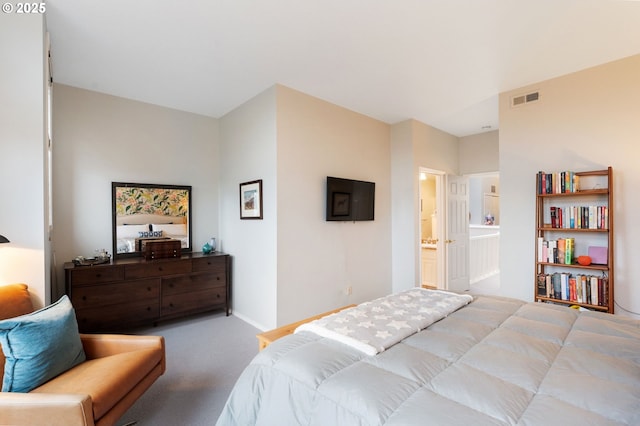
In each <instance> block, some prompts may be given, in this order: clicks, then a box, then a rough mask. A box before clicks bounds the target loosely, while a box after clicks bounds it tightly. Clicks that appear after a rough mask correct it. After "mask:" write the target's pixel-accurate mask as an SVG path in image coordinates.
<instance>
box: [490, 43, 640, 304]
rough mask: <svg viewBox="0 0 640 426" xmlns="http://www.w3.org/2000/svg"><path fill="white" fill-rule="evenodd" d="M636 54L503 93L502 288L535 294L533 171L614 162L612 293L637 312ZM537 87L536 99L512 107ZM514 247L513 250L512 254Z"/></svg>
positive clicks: (639, 85) (639, 63)
mask: <svg viewBox="0 0 640 426" xmlns="http://www.w3.org/2000/svg"><path fill="white" fill-rule="evenodd" d="M639 75H640V55H638V56H633V57H630V58H627V59H623V60H620V61H616V62H612V63H609V64H605V65H602V66H598V67H595V68H591V69H587V70H583V71H580V72H577V73H573V74H569V75H566V76H563V77H559V78H555V79H552V80H548V81H543V82H540V83H537V84H535V85H532V86H529V87H523V88H521V89H518V90H514V91H510V92H506V93H502V94H501V95H500V182H501V185H500V186H501V194H500V195H501V206H500V209H501V224H500V225H501V260H500V270H501V281H502V290H503V294H504V295H506V296H512V297H517V298H520V299H524V300H532V299H533V291H534V285H533V284H534V283H533V280H534V264H533V263H534V237H535V233H534V226H535V225H534V223H535V174H536V172H537V171H539V170H545V171H548V172H552V171H559V170H574V171H581V170H599V169H604V168H606V167H607V166H612V167H613V172H614V191H615V195H614V197H615V205H614V209H615V238H616V243H615V262H616V265H615V267H616V270H615V300H616V303H617V304H619V306H618V305H616V307H615V309H616V313H617V314H621V315H628V313H627V312H625V311H624V310H623V309H622V308H621V307H624V308H625V309H627V310H629V311H633V312H635V313H640V286H638V284H637V277H638V276H640V262H637V261H635V257H636V255H637V253H638V252H639V251H640V227H639V226H638V222H637V221H638V211H640V197H638V188H640V169H639V168H638V158H639V157H640V145H639V144H638V135H640V120H639V119H638V118H639V117H640V103H639V102H638V99H640V79H639V78H638V76H639ZM531 89H535V90H539V92H540V101H538V102H536V103H532V104H529V105H526V106H523V107H520V108H510V106H509V100H510V97H511V96H514V95H518V94H521V93H526V92H527V91H529V90H531ZM514 254H517V255H514Z"/></svg>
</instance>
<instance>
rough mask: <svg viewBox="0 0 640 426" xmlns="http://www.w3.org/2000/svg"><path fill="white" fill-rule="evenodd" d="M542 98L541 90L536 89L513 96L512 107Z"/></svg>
mask: <svg viewBox="0 0 640 426" xmlns="http://www.w3.org/2000/svg"><path fill="white" fill-rule="evenodd" d="M539 99H540V92H538V91H535V92H531V93H527V94H524V95H518V96H514V97H512V98H511V107H512V108H514V107H519V106H522V105H526V104H530V103H531V102H537V101H538V100H539Z"/></svg>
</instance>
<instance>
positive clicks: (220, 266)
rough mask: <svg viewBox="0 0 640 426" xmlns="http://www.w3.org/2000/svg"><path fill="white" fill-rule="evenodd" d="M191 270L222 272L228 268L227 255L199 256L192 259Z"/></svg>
mask: <svg viewBox="0 0 640 426" xmlns="http://www.w3.org/2000/svg"><path fill="white" fill-rule="evenodd" d="M191 262H192V267H191V270H192V271H193V272H220V273H224V272H225V271H226V270H227V257H226V256H211V257H199V258H196V259H192V260H191Z"/></svg>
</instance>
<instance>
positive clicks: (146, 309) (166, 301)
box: [64, 252, 231, 333]
mask: <svg viewBox="0 0 640 426" xmlns="http://www.w3.org/2000/svg"><path fill="white" fill-rule="evenodd" d="M64 270H65V288H66V293H67V295H68V296H69V298H70V299H71V303H72V304H73V307H74V309H75V311H76V317H77V319H78V327H79V328H80V332H83V333H87V332H116V331H122V330H125V329H128V328H132V327H138V326H143V325H149V324H155V323H157V322H158V321H162V320H168V319H173V318H179V317H183V316H187V315H191V314H195V313H199V312H206V311H212V310H218V309H224V310H226V314H227V315H229V309H230V295H231V257H230V256H229V255H228V254H225V253H220V252H216V253H211V254H202V253H191V254H187V255H183V256H182V257H181V258H177V259H175V258H174V259H157V260H144V258H126V259H117V260H114V261H112V262H111V263H108V264H103V265H93V266H76V265H74V264H73V263H72V262H69V263H65V265H64Z"/></svg>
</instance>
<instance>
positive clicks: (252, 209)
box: [240, 179, 262, 219]
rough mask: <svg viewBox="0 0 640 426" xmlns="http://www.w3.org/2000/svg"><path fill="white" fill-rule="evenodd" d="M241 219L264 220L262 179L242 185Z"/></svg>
mask: <svg viewBox="0 0 640 426" xmlns="http://www.w3.org/2000/svg"><path fill="white" fill-rule="evenodd" d="M240 219H262V179H258V180H252V181H249V182H243V183H241V184H240Z"/></svg>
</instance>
